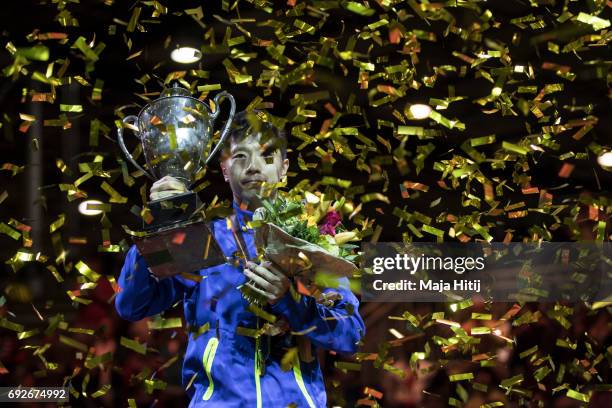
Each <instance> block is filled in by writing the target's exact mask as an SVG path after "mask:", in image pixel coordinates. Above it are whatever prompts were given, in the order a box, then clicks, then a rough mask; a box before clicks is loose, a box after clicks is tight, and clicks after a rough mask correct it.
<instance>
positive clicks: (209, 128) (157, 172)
mask: <svg viewBox="0 0 612 408" xmlns="http://www.w3.org/2000/svg"><path fill="white" fill-rule="evenodd" d="M224 99H229V101H230V104H231V109H230V113H229V116H228V119H227V121H226V122H225V125H224V126H223V130H222V131H221V137H220V139H219V141H218V142H217V144H216V145H215V146H214V148H212V136H213V125H214V122H215V119H216V118H217V117H218V116H219V112H220V103H221V102H222V101H223V100H224ZM214 103H215V108H216V109H215V111H214V112H211V110H210V109H209V108H208V106H207V105H206V104H205V103H204V102H202V101H200V100H199V99H196V98H194V97H192V96H191V94H190V92H189V91H188V90H187V89H185V88H181V87H179V86H177V85H176V84H175V86H174V87H172V88H166V89H165V90H164V91H163V92H162V93H161V96H160V97H159V98H158V99H156V100H154V101H153V102H151V103H149V104H148V105H146V106H145V107H144V108H142V110H141V111H140V113H139V114H138V116H134V115H130V116H126V117H125V118H124V119H123V123H124V124H125V125H126V127H128V128H130V129H132V130H133V131H134V134H135V135H136V137H137V138H138V139H139V140H140V141H141V142H142V152H143V153H144V157H145V160H146V162H147V165H146V168H147V169H146V170H145V169H144V168H142V167H141V166H140V165H139V164H138V163H137V162H136V160H134V157H132V155H131V154H130V152H129V151H128V149H127V148H126V147H125V143H124V141H123V128H119V129H118V130H117V134H118V139H119V146H120V147H121V150H123V153H124V154H125V156H126V157H127V158H128V160H129V161H130V162H132V164H133V165H134V166H135V167H136V168H137V169H139V170H140V171H142V172H143V173H144V174H145V175H146V176H147V177H149V178H150V179H151V180H153V181H156V180H159V179H161V178H162V177H164V176H167V175H168V176H172V177H175V178H177V179H178V180H180V181H182V182H183V183H185V185H186V186H187V188H188V189H190V188H191V186H192V185H193V183H194V181H195V178H196V175H197V174H198V172H200V170H202V169H203V168H204V166H206V165H207V164H208V163H209V162H210V160H211V159H212V158H213V157H214V156H215V154H216V153H217V152H218V151H219V149H221V147H222V145H223V143H224V142H225V139H226V138H227V135H228V132H229V129H230V126H231V124H232V121H233V119H234V113H235V112H236V103H235V101H234V97H233V96H232V95H230V94H229V93H227V92H225V91H224V92H220V93H218V94H217V95H216V96H215V98H214ZM199 204H200V202H199V200H198V196H197V194H196V193H194V192H192V191H188V192H187V193H183V194H179V195H175V196H171V197H167V198H163V199H160V200H155V201H151V202H149V203H148V205H147V206H148V208H149V209H150V211H151V215H152V216H153V221H152V222H151V223H149V224H146V223H145V225H144V228H145V230H148V231H159V230H163V229H168V228H172V227H178V226H180V225H182V224H184V223H185V222H188V221H189V220H190V219H191V218H192V215H193V213H194V212H195V211H196V209H197V208H198V207H199Z"/></svg>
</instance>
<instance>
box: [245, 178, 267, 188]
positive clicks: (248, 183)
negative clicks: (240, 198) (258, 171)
mask: <svg viewBox="0 0 612 408" xmlns="http://www.w3.org/2000/svg"><path fill="white" fill-rule="evenodd" d="M263 183H264V180H261V179H251V180H245V181H243V182H242V184H243V185H245V186H257V185H261V184H263Z"/></svg>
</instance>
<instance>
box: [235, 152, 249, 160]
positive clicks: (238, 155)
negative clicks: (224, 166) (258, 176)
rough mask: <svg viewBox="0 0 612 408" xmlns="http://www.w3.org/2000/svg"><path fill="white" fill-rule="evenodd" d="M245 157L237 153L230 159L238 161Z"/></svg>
mask: <svg viewBox="0 0 612 408" xmlns="http://www.w3.org/2000/svg"><path fill="white" fill-rule="evenodd" d="M245 157H246V156H245V155H244V154H242V153H238V154H235V155H233V156H232V159H234V160H239V159H244V158H245Z"/></svg>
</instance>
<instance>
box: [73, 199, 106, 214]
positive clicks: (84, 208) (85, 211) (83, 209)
mask: <svg viewBox="0 0 612 408" xmlns="http://www.w3.org/2000/svg"><path fill="white" fill-rule="evenodd" d="M90 204H103V203H102V201H98V200H85V201H83V202H82V203H81V204H79V212H80V213H81V214H83V215H98V214H102V210H94V209H89V208H87V206H89V205H90ZM92 207H93V205H92Z"/></svg>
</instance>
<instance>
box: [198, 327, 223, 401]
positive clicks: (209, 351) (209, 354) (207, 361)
mask: <svg viewBox="0 0 612 408" xmlns="http://www.w3.org/2000/svg"><path fill="white" fill-rule="evenodd" d="M218 345H219V339H218V338H216V337H211V338H210V340H208V343H206V349H205V350H204V357H203V358H202V363H203V364H204V371H205V372H206V376H207V377H208V388H207V389H206V392H205V393H204V397H202V399H203V400H204V401H208V400H209V399H210V398H211V397H212V395H213V391H214V390H215V384H214V383H213V379H212V374H211V372H212V364H213V360H214V359H215V353H216V352H217V346H218Z"/></svg>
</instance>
